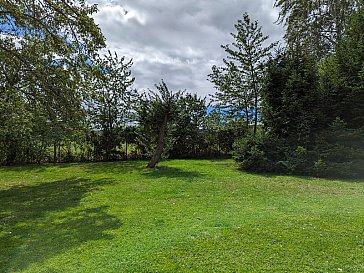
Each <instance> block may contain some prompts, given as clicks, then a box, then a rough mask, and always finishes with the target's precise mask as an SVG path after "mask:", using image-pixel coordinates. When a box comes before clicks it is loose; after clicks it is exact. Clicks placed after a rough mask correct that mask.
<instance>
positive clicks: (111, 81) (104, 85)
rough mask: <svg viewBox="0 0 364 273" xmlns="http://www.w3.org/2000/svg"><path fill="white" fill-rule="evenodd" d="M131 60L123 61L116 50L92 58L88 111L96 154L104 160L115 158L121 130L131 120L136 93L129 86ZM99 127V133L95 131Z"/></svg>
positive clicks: (88, 86)
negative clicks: (93, 132) (93, 131)
mask: <svg viewBox="0 0 364 273" xmlns="http://www.w3.org/2000/svg"><path fill="white" fill-rule="evenodd" d="M131 66H132V60H130V61H128V62H125V57H122V58H120V59H119V57H118V56H117V54H116V53H114V54H112V53H111V52H110V51H108V54H107V55H105V56H103V57H101V56H99V57H97V58H95V61H94V63H93V67H92V72H93V73H92V74H91V77H90V84H88V85H87V86H86V88H90V87H91V91H90V96H89V99H88V113H89V118H90V123H91V127H92V130H96V132H95V134H94V138H93V140H94V145H95V149H96V153H97V155H96V156H97V157H101V158H103V159H104V160H111V159H116V158H118V153H117V151H116V147H117V146H118V145H119V144H120V142H121V137H122V131H123V128H125V127H126V126H127V125H128V123H130V121H131V120H132V116H131V115H132V114H133V112H132V109H133V102H134V100H135V98H136V92H135V91H134V90H132V89H130V86H131V85H132V84H133V82H134V78H132V77H131V71H130V68H131ZM98 130H99V131H100V134H98Z"/></svg>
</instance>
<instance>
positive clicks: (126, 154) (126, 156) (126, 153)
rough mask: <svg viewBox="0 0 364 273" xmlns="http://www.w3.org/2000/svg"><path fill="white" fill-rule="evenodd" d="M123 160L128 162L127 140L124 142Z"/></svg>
mask: <svg viewBox="0 0 364 273" xmlns="http://www.w3.org/2000/svg"><path fill="white" fill-rule="evenodd" d="M125 159H126V160H128V140H125Z"/></svg>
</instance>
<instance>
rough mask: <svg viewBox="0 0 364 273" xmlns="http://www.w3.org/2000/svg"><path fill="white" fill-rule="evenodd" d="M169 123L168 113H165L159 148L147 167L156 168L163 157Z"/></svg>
mask: <svg viewBox="0 0 364 273" xmlns="http://www.w3.org/2000/svg"><path fill="white" fill-rule="evenodd" d="M167 125H168V113H165V114H164V118H163V122H162V124H161V128H160V131H159V137H158V146H157V149H156V150H155V152H154V155H153V157H152V159H151V160H150V161H149V163H148V165H147V168H155V166H156V165H157V163H158V162H159V160H160V159H161V156H162V153H163V149H164V144H165V141H166V132H167Z"/></svg>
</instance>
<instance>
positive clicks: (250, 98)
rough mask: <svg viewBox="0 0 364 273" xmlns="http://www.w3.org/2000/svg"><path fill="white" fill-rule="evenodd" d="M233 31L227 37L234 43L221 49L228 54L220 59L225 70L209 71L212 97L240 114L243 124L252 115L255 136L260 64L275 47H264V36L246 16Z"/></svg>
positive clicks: (214, 69) (261, 76) (215, 69)
mask: <svg viewBox="0 0 364 273" xmlns="http://www.w3.org/2000/svg"><path fill="white" fill-rule="evenodd" d="M235 28H236V31H237V33H236V34H234V33H232V34H231V35H232V37H233V38H234V39H235V42H233V43H232V44H231V45H223V46H222V48H223V49H224V50H225V51H226V53H227V54H228V57H227V59H224V64H225V66H224V67H220V68H217V67H213V73H212V74H210V75H209V77H210V80H211V81H212V82H213V83H214V84H215V86H216V88H217V89H218V93H217V94H216V96H215V98H216V99H217V100H221V101H222V102H227V103H228V104H227V105H228V106H229V107H230V106H232V107H234V109H236V110H237V111H243V112H244V113H245V118H246V120H247V124H248V123H249V112H252V113H253V123H254V134H256V132H257V126H258V118H259V104H260V95H261V94H260V93H261V88H262V82H263V77H264V63H265V61H266V59H267V57H268V56H269V55H270V51H271V49H272V48H273V47H274V45H275V44H270V45H269V46H264V43H265V41H266V40H267V39H268V36H263V34H262V30H261V27H260V26H258V22H257V21H254V22H252V21H251V19H250V18H249V15H248V14H246V13H245V14H244V15H243V20H238V22H237V24H235ZM236 106H237V107H236Z"/></svg>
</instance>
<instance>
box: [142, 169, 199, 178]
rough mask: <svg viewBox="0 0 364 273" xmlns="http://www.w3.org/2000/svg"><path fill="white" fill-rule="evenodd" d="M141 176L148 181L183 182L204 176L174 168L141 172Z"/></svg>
mask: <svg viewBox="0 0 364 273" xmlns="http://www.w3.org/2000/svg"><path fill="white" fill-rule="evenodd" d="M142 174H143V175H144V176H145V177H147V178H150V179H158V178H179V179H181V178H182V179H184V180H193V179H194V178H197V177H202V176H204V174H203V173H200V172H196V171H186V170H182V169H178V168H174V167H166V166H160V167H157V168H154V169H148V170H145V171H144V172H142Z"/></svg>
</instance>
